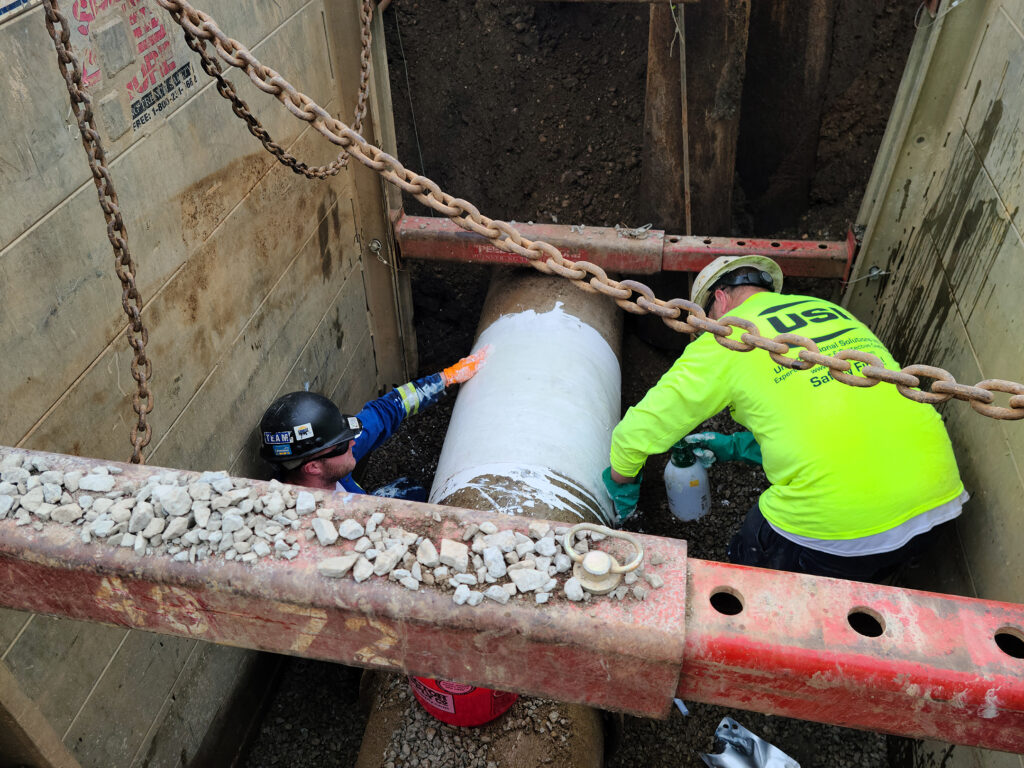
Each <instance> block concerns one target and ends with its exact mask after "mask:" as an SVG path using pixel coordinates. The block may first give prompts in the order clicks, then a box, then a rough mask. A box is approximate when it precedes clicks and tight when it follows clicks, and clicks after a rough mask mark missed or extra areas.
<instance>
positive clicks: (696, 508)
mask: <svg viewBox="0 0 1024 768" xmlns="http://www.w3.org/2000/svg"><path fill="white" fill-rule="evenodd" d="M669 457H670V458H669V462H668V464H667V465H666V466H665V492H666V493H667V494H668V508H669V509H670V510H671V511H672V514H673V515H675V516H676V517H677V518H679V519H680V520H682V521H683V522H687V523H689V522H693V521H694V520H699V519H700V518H702V517H704V515H706V514H707V513H708V511H709V510H710V509H711V485H710V484H709V483H708V471H707V470H706V469H704V466H703V465H702V464H701V463H700V462H699V461H697V457H696V456H694V455H693V446H691V445H690V444H689V443H686V442H684V441H682V440H680V441H679V442H678V443H676V444H675V445H673V446H672V449H671V451H670V452H669Z"/></svg>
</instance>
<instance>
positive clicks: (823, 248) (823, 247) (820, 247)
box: [818, 243, 828, 251]
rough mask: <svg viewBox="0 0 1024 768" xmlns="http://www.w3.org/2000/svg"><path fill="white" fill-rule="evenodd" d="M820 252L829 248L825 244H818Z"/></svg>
mask: <svg viewBox="0 0 1024 768" xmlns="http://www.w3.org/2000/svg"><path fill="white" fill-rule="evenodd" d="M818 250H820V251H825V250H828V246H827V245H825V244H824V243H818Z"/></svg>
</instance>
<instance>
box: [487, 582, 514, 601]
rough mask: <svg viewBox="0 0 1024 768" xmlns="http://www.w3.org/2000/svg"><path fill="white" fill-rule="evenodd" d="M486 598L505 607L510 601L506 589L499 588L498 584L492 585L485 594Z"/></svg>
mask: <svg viewBox="0 0 1024 768" xmlns="http://www.w3.org/2000/svg"><path fill="white" fill-rule="evenodd" d="M484 597H487V598H490V599H491V600H493V601H494V602H496V603H500V604H501V605H505V603H507V602H508V601H509V594H508V592H506V591H505V590H504V589H502V588H501V587H499V586H498V585H497V584H492V585H491V586H489V587H488V588H487V591H485V592H484Z"/></svg>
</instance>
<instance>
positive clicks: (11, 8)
mask: <svg viewBox="0 0 1024 768" xmlns="http://www.w3.org/2000/svg"><path fill="white" fill-rule="evenodd" d="M40 2H41V0H7V2H4V0H0V21H3V20H4V19H5V18H9V17H12V16H14V14H15V12H16V11H26V10H28V9H29V8H30V7H32V6H36V5H39V3H40Z"/></svg>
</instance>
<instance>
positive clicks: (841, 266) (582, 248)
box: [394, 214, 851, 278]
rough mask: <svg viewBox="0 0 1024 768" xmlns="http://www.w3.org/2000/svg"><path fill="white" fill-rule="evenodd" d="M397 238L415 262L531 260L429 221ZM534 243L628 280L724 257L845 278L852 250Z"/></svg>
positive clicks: (654, 233) (574, 231) (615, 241)
mask: <svg viewBox="0 0 1024 768" xmlns="http://www.w3.org/2000/svg"><path fill="white" fill-rule="evenodd" d="M394 220H395V236H396V238H397V240H398V244H399V246H400V247H401V249H402V255H403V256H404V257H405V258H408V259H422V260H428V261H462V262H466V263H470V264H509V265H517V266H526V265H527V264H529V260H528V259H526V258H523V257H521V256H517V255H515V254H512V253H507V252H505V251H503V250H501V249H499V248H497V247H496V246H494V245H493V244H492V243H491V242H490V241H489V240H486V239H484V238H482V237H480V236H478V235H476V234H474V233H472V232H466V231H465V230H464V229H462V228H460V227H459V226H457V225H456V224H453V223H452V222H450V221H448V220H446V219H438V218H432V217H429V216H406V215H404V214H398V215H396V216H394ZM518 226H519V227H520V229H522V231H523V233H524V234H525V235H526V236H528V237H531V238H538V239H540V238H543V239H544V240H546V241H547V242H550V243H552V244H554V245H557V246H558V247H559V248H560V249H561V251H562V253H563V254H564V255H565V257H566V258H567V259H569V260H570V261H580V260H584V261H590V262H592V263H594V264H597V265H598V266H600V267H602V268H604V269H606V270H610V271H614V272H621V273H624V274H633V275H651V274H656V273H658V272H661V271H666V272H699V271H700V270H701V269H703V268H704V267H706V266H707V265H708V264H710V263H711V262H712V261H714V260H715V259H717V258H718V257H719V256H743V255H746V254H765V255H767V256H770V257H771V258H773V259H775V260H776V261H777V262H778V263H779V266H780V267H782V271H783V273H784V274H785V275H787V276H790V277H828V278H841V277H843V274H844V271H845V269H846V265H847V264H848V262H849V260H850V257H851V252H850V246H849V242H848V241H846V240H842V241H835V242H832V241H821V242H819V241H814V240H764V239H759V238H742V237H740V238H732V237H698V236H693V237H687V236H684V235H670V234H666V233H665V232H663V231H661V230H658V229H650V230H647V231H646V233H645V235H646V236H645V237H644V238H643V239H633V238H630V237H623V236H622V235H620V234H619V232H618V231H616V230H615V229H612V228H610V227H587V226H584V227H579V226H574V225H562V224H520V225H518Z"/></svg>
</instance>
